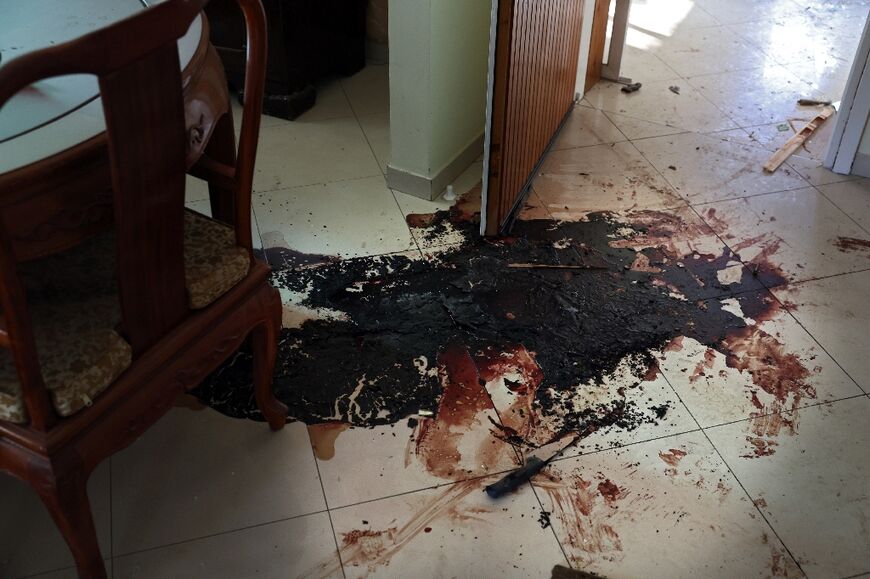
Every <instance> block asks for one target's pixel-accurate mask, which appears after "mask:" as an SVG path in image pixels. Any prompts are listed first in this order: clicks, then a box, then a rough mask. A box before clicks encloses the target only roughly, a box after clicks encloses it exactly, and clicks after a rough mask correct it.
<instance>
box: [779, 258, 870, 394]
mask: <svg viewBox="0 0 870 579" xmlns="http://www.w3.org/2000/svg"><path fill="white" fill-rule="evenodd" d="M865 271H866V270H865ZM768 291H770V290H768ZM770 295H772V296H773V299H775V300H776V301H777V302H779V304H780V305H781V306H782V307H783V309H785V310H786V312H787V313H788V315H790V316H791V318H792V319H793V320H794V321H795V322H796V323H797V325H798V326H800V327H801V329H802V330H803V331H804V332H806V333H807V335H808V336H809V337H810V338H812V340H813V342H815V343H816V344H818V346H819V348H821V349H822V352H824V353H825V354H827V355H828V357H829V358H830V359H831V360H833V362H834V364H836V365H837V367H838V368H840V370H842V371H843V374H845V375H846V376H847V377H848V378H849V380H851V381H852V383H853V384H855V386H857V387H858V390H860V391H861V392H863V393H864V394H868V391H867V390H864V388H863V387H862V386H861V384H859V383H858V381H857V380H856V379H855V378H854V377H852V375H851V374H849V372H847V371H846V369H845V368H844V367H843V365H842V364H840V362H839V361H838V360H837V359H836V358H835V357H834V356H833V355H831V353H830V352H829V351H828V349H827V348H826V347H825V346H824V344H822V343H821V342H820V341H819V340H818V339H816V337H815V336H814V335H813V333H812V332H810V330H809V329H808V328H807V327H806V326H804V324H803V322H801V321H800V320H799V319H798V318H797V316H795V315H794V313H793V312H792V311H790V310H788V308H786V307H785V304H784V303H782V300H780V299H779V298H778V297H777V296H776V294H775V293H773V292H772V291H771V292H770ZM850 398H851V397H850Z"/></svg>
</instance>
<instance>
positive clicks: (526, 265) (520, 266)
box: [508, 263, 607, 269]
mask: <svg viewBox="0 0 870 579" xmlns="http://www.w3.org/2000/svg"><path fill="white" fill-rule="evenodd" d="M508 267H512V268H514V269H607V266H604V265H562V264H559V263H556V264H550V263H509V264H508Z"/></svg>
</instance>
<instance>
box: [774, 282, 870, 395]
mask: <svg viewBox="0 0 870 579" xmlns="http://www.w3.org/2000/svg"><path fill="white" fill-rule="evenodd" d="M867 288H870V272H866V271H864V272H860V273H853V274H848V275H841V276H836V277H831V278H826V279H819V280H813V281H807V282H803V283H799V284H793V285H790V286H786V287H782V288H777V289H775V290H774V293H775V294H776V297H777V298H779V299H780V300H781V301H783V302H784V303H786V304H788V306H789V308H791V310H792V312H793V314H794V316H795V318H797V319H798V321H800V323H801V324H803V326H804V327H805V328H806V329H807V331H808V332H809V333H810V334H812V335H813V337H814V338H815V339H816V340H817V341H818V342H819V343H820V344H821V345H822V346H824V348H825V349H826V350H827V351H828V353H830V354H831V356H833V358H834V359H835V360H836V361H837V362H838V363H839V364H840V365H841V366H842V367H843V369H845V370H846V372H848V373H849V375H850V376H852V378H854V379H855V381H857V382H858V384H859V385H860V386H861V387H862V388H863V389H864V390H865V391H866V392H870V360H868V357H867V348H866V337H867V328H868V326H870V311H868V309H867Z"/></svg>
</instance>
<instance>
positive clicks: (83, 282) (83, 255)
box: [0, 211, 250, 423]
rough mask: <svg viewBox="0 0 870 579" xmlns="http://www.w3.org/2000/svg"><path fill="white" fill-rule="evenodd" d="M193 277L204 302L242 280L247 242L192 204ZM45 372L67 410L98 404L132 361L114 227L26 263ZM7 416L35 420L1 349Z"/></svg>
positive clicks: (0, 382) (0, 388) (189, 255)
mask: <svg viewBox="0 0 870 579" xmlns="http://www.w3.org/2000/svg"><path fill="white" fill-rule="evenodd" d="M184 228H185V229H184V265H185V285H186V286H187V294H188V303H189V305H190V307H191V309H199V308H203V307H205V306H207V305H209V304H210V303H211V302H213V301H214V300H216V299H217V298H219V297H220V296H221V295H223V294H224V293H226V292H227V291H228V290H229V289H230V288H232V287H233V286H234V285H235V284H237V283H238V282H239V281H241V280H242V279H243V278H244V277H245V276H246V275H247V273H248V270H249V268H250V258H249V256H248V252H247V250H245V249H244V248H242V247H239V246H237V245H236V240H235V233H234V232H233V229H232V228H231V227H228V226H227V225H225V224H223V223H219V222H217V221H214V220H212V219H209V218H208V217H205V216H203V215H200V214H198V213H195V212H193V211H185V217H184ZM21 275H22V279H23V282H24V284H25V287H26V290H27V299H28V307H29V308H30V315H31V318H32V320H33V330H34V336H35V337H36V347H37V352H38V355H39V363H40V367H41V370H42V376H43V380H44V381H45V385H46V387H47V388H48V390H49V392H50V394H51V400H52V403H53V404H54V407H55V410H56V411H57V413H58V414H59V415H60V416H70V415H72V414H74V413H75V412H77V411H79V410H80V409H81V408H83V407H84V406H87V405H89V404H90V402H91V400H93V399H94V398H95V397H96V396H98V395H99V394H100V393H101V392H102V391H103V390H105V389H106V388H107V387H108V386H109V385H110V384H111V383H112V382H114V381H115V379H117V378H118V376H120V375H121V373H122V372H123V371H124V370H125V369H126V368H127V367H128V366H129V365H130V363H131V361H132V351H131V348H130V345H129V344H128V343H127V342H126V341H125V340H124V338H123V337H121V335H120V334H118V332H117V331H116V330H115V328H116V327H118V326H119V324H120V322H121V315H120V307H119V305H118V304H119V302H118V292H117V285H116V281H115V240H114V236H113V235H111V234H110V233H108V234H105V235H101V236H98V237H96V238H94V239H92V240H89V241H88V242H86V243H83V244H81V245H79V246H77V247H75V248H73V249H71V250H69V251H66V252H63V253H60V254H57V255H53V256H50V257H47V258H44V259H40V260H38V261H34V262H30V263H27V264H24V265H22V266H21ZM0 420H8V421H11V422H17V423H23V422H27V410H26V408H25V405H24V398H23V396H22V392H21V385H20V383H19V380H18V373H17V371H16V368H15V364H14V362H13V359H12V354H11V352H10V351H9V350H6V349H0Z"/></svg>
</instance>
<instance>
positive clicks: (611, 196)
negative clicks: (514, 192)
mask: <svg viewBox="0 0 870 579" xmlns="http://www.w3.org/2000/svg"><path fill="white" fill-rule="evenodd" d="M532 186H533V187H534V189H535V192H536V193H537V194H538V197H539V198H540V199H541V201H542V202H543V203H544V204H545V205H546V206H547V209H548V210H549V211H550V213H551V214H552V215H553V217H554V218H555V219H579V218H581V217H582V216H583V215H584V214H585V213H588V212H592V211H608V210H614V211H615V210H629V209H636V208H653V207H675V206H678V205H683V204H685V203H684V201H683V200H682V199H680V197H679V196H678V195H677V193H676V192H675V191H674V190H673V189H672V188H671V187H670V186H669V185H668V183H667V181H665V180H664V179H663V178H662V177H661V175H659V174H658V173H657V172H656V170H655V169H654V168H653V167H652V166H651V165H650V164H649V163H648V162H647V161H646V160H645V159H644V158H643V156H642V155H641V154H640V153H639V152H638V151H637V149H636V148H635V147H634V145H632V144H631V143H629V142H623V143H615V144H610V145H596V146H593V147H583V148H580V149H565V150H562V151H553V152H551V153H550V154H549V155H547V158H546V159H545V160H544V163H543V164H542V165H541V168H540V172H539V173H538V175H537V176H535V178H534V181H533V183H532Z"/></svg>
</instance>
